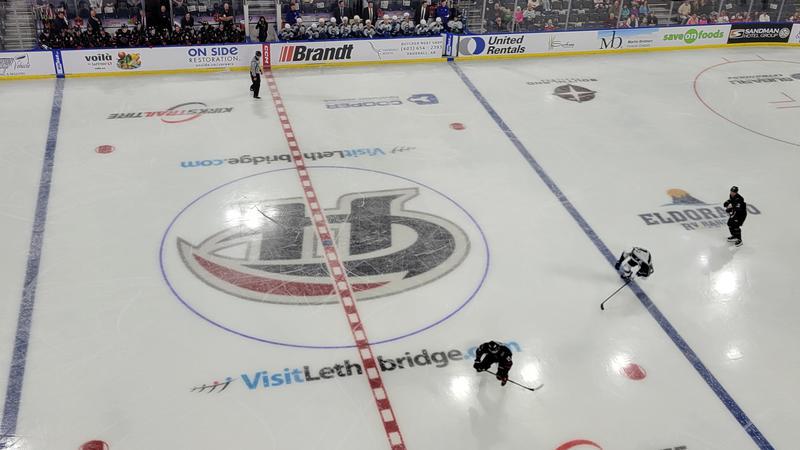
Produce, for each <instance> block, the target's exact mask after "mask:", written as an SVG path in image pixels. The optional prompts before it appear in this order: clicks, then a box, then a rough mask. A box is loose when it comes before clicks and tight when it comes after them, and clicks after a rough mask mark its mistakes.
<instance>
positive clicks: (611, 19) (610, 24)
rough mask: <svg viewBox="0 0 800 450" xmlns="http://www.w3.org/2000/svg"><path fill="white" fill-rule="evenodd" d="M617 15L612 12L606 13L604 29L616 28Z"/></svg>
mask: <svg viewBox="0 0 800 450" xmlns="http://www.w3.org/2000/svg"><path fill="white" fill-rule="evenodd" d="M617 22H618V21H617V15H616V14H614V12H613V10H612V11H611V12H610V13H608V18H607V19H606V23H605V27H606V28H616V27H617Z"/></svg>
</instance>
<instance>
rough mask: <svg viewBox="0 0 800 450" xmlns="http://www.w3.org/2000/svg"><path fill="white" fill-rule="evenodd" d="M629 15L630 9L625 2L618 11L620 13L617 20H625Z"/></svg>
mask: <svg viewBox="0 0 800 450" xmlns="http://www.w3.org/2000/svg"><path fill="white" fill-rule="evenodd" d="M630 15H631V9H630V8H628V5H626V4H623V5H622V10H621V11H620V13H619V20H620V21H625V20H628V17H629V16H630Z"/></svg>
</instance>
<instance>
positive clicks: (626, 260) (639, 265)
mask: <svg viewBox="0 0 800 450" xmlns="http://www.w3.org/2000/svg"><path fill="white" fill-rule="evenodd" d="M614 268H615V269H617V271H618V272H619V276H620V277H621V278H622V279H623V280H625V281H628V280H630V279H631V277H633V276H634V275H636V276H639V277H641V278H647V277H649V276H650V275H651V274H652V273H653V270H654V269H653V259H652V257H651V256H650V252H649V251H647V250H645V249H643V248H641V247H633V248H632V249H631V251H629V252H622V254H621V255H620V256H619V260H617V263H616V264H614ZM634 271H635V272H634Z"/></svg>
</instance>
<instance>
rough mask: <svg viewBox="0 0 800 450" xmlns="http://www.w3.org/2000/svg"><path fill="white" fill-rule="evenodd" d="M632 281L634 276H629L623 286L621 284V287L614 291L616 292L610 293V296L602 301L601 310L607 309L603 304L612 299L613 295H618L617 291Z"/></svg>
mask: <svg viewBox="0 0 800 450" xmlns="http://www.w3.org/2000/svg"><path fill="white" fill-rule="evenodd" d="M631 281H633V277H630V278H628V281H626V282H625V284H623V285H622V286H620V287H619V289H617V290H616V291H614V292H613V293H612V294H611V295H609V296H608V297H606V299H605V300H603V302H602V303H600V310H601V311H605V310H606V308H605V307H604V306H603V305H605V303H606V302H607V301H609V300H611V297H613V296H615V295H617V292H619V291H621V290H622V288H624V287H625V286H627V285H628V284H629V283H630V282H631Z"/></svg>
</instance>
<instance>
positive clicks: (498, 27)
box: [486, 16, 508, 33]
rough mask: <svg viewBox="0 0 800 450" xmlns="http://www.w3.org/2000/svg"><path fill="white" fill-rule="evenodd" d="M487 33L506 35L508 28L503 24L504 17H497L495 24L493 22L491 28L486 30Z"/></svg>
mask: <svg viewBox="0 0 800 450" xmlns="http://www.w3.org/2000/svg"><path fill="white" fill-rule="evenodd" d="M486 31H488V32H489V33H505V32H506V31H508V28H506V26H505V25H504V24H503V16H497V17H495V18H494V22H491V23H490V24H489V26H488V27H487V28H486Z"/></svg>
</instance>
